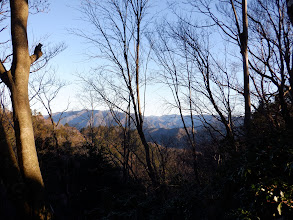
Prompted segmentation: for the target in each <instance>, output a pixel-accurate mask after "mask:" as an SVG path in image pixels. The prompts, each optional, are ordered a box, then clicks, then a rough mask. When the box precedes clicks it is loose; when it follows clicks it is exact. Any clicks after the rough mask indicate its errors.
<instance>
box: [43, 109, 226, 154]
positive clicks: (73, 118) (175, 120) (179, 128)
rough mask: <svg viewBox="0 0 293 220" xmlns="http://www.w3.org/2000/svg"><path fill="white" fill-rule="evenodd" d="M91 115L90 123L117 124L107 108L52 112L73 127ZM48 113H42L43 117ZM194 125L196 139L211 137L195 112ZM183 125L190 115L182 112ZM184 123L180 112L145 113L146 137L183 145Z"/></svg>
mask: <svg viewBox="0 0 293 220" xmlns="http://www.w3.org/2000/svg"><path fill="white" fill-rule="evenodd" d="M115 114H116V117H117V118H119V120H120V121H121V123H122V124H123V125H124V124H125V121H126V117H125V114H124V113H122V112H116V113H115ZM91 115H93V125H94V126H95V127H98V126H116V125H118V124H117V122H116V121H115V120H114V118H113V116H112V115H111V113H110V111H100V110H94V111H90V110H86V109H84V110H81V111H68V112H63V113H55V114H53V119H54V121H55V122H58V121H60V122H59V123H60V124H63V125H65V124H68V125H69V126H72V127H76V128H77V129H81V128H85V127H87V126H89V125H90V119H91ZM46 117H48V116H45V118H46ZM193 118H194V126H195V129H196V132H197V134H198V135H197V137H196V138H197V143H199V144H200V143H203V142H207V141H209V140H210V136H209V134H208V132H206V131H205V129H204V126H203V124H202V122H201V120H200V119H201V118H200V116H198V115H195V116H194V117H193ZM184 119H185V123H186V127H188V128H190V127H191V119H190V117H189V116H184ZM204 119H205V121H206V122H208V123H209V124H212V125H214V126H215V127H218V128H219V129H221V130H222V129H223V126H222V125H221V123H220V122H219V121H218V120H217V119H216V118H215V117H214V116H212V115H205V116H204ZM183 127H184V126H183V123H182V120H181V117H180V115H162V116H145V117H144V129H145V135H146V138H147V140H148V141H150V142H157V143H158V144H163V145H164V146H169V147H175V148H184V147H185V145H186V133H185V130H184V128H183Z"/></svg>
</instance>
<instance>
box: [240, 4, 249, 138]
mask: <svg viewBox="0 0 293 220" xmlns="http://www.w3.org/2000/svg"><path fill="white" fill-rule="evenodd" d="M242 22H243V32H242V35H241V38H240V42H241V47H242V48H241V51H242V57H243V73H244V100H245V116H244V127H245V131H246V135H248V134H249V131H250V124H251V120H250V118H251V104H250V91H249V69H248V68H249V67H248V51H247V43H248V19H247V0H242Z"/></svg>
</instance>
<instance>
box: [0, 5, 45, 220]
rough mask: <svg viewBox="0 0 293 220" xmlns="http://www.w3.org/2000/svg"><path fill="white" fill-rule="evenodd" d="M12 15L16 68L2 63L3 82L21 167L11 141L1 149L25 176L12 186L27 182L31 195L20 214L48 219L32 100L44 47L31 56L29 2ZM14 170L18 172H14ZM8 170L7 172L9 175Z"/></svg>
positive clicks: (20, 173) (15, 9) (6, 142)
mask: <svg viewBox="0 0 293 220" xmlns="http://www.w3.org/2000/svg"><path fill="white" fill-rule="evenodd" d="M2 2H3V1H1V3H2ZM35 4H36V5H35ZM38 4H40V2H38V3H35V2H34V4H33V6H34V5H35V6H37V5H38ZM9 11H10V13H11V15H10V18H11V39H12V40H11V42H12V50H13V51H12V64H11V68H10V69H9V70H7V69H6V67H5V66H4V64H3V62H2V61H1V62H0V78H1V80H2V82H3V83H4V84H5V85H6V86H7V87H8V88H9V90H10V96H11V103H12V108H13V122H14V131H15V138H16V147H17V158H18V161H17V164H16V160H15V158H16V157H15V155H13V154H14V152H13V151H12V150H11V146H10V145H9V142H8V140H6V141H4V145H3V146H2V145H1V154H2V153H3V155H5V154H6V155H9V156H7V160H6V162H7V163H6V165H7V166H9V167H10V169H8V170H11V169H13V170H15V171H17V170H18V171H19V176H21V180H20V178H18V177H17V176H16V175H17V172H13V173H14V174H15V177H14V179H10V180H11V181H14V182H11V183H8V184H10V185H14V186H18V187H20V186H21V187H22V184H21V181H22V180H23V182H24V183H25V185H26V187H27V188H26V192H27V193H26V195H25V196H24V197H23V198H24V200H25V201H24V202H23V206H22V208H23V209H22V210H20V212H24V216H25V219H43V218H44V217H45V216H44V213H43V211H44V182H43V178H42V175H41V171H40V167H39V162H38V157H37V153H36V148H35V141H34V132H33V127H32V119H31V110H30V105H29V97H28V80H29V75H30V66H31V64H33V63H34V62H35V61H37V60H38V59H39V58H40V57H41V56H42V51H41V48H42V45H41V44H38V45H37V46H36V47H35V50H34V53H33V55H31V56H30V54H29V48H28V39H27V19H28V12H29V4H28V1H26V0H11V1H10V8H9ZM3 125H5V123H4V124H2V126H3ZM13 166H14V167H15V168H12V167H13ZM2 168H3V167H2V166H1V169H2ZM8 170H4V171H3V172H4V173H6V172H8Z"/></svg>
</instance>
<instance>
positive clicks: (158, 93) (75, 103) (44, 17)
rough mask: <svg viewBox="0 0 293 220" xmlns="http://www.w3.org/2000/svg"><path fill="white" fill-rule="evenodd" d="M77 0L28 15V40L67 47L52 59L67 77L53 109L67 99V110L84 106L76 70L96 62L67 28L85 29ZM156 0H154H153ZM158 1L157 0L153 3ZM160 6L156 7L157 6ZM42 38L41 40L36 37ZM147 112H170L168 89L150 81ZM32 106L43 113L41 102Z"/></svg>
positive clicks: (58, 72)
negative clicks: (167, 105)
mask: <svg viewBox="0 0 293 220" xmlns="http://www.w3.org/2000/svg"><path fill="white" fill-rule="evenodd" d="M80 2H81V1H80V0H72V1H66V0H59V1H57V0H55V1H51V5H50V9H49V11H48V12H46V13H38V14H33V15H30V16H29V20H28V36H29V43H30V44H31V45H30V46H32V44H35V43H38V41H42V39H43V38H44V37H46V40H45V42H41V43H42V44H43V45H44V49H45V47H46V46H47V44H56V43H60V42H65V44H66V46H67V48H66V50H64V51H63V52H62V53H60V54H59V55H58V56H56V57H55V58H54V59H53V60H52V61H51V65H52V66H53V67H54V68H55V69H56V75H57V77H59V78H60V79H62V80H64V81H66V82H67V83H68V85H67V86H66V87H65V88H64V89H62V90H61V91H60V94H59V95H58V97H57V98H56V99H55V101H54V102H53V111H54V112H59V111H63V110H64V109H65V108H66V106H67V104H68V101H69V102H70V106H69V110H80V109H83V108H84V106H83V103H81V101H80V100H79V99H78V98H77V96H78V95H79V93H81V86H80V83H79V80H78V78H77V77H76V75H77V74H81V73H87V72H88V71H89V69H90V68H91V67H94V66H95V65H96V62H97V61H96V60H95V61H93V60H89V59H88V57H87V56H86V55H85V51H87V50H88V47H89V45H88V44H87V43H86V42H85V40H84V39H82V38H80V37H78V36H76V35H74V34H70V31H69V30H70V29H76V28H78V29H79V28H82V29H86V24H85V22H84V21H82V20H81V16H82V15H81V14H80V13H79V11H78V8H79V4H80ZM153 2H155V1H153ZM155 4H158V3H155ZM165 4H166V1H160V3H159V5H154V6H153V8H152V10H160V8H164V7H166V6H165ZM158 6H159V7H158ZM39 39H41V40H39ZM147 92H148V93H147V100H146V106H147V107H146V111H145V114H146V115H161V114H167V113H169V110H168V108H167V107H166V105H165V101H164V99H170V98H171V97H170V93H169V92H168V90H167V89H163V88H162V86H161V85H153V86H149V87H148V88H147ZM96 106H97V109H103V107H102V105H101V106H100V105H99V104H97V105H96ZM32 109H36V110H37V111H41V112H42V113H43V114H46V112H45V110H44V108H42V107H41V105H38V104H34V105H33V106H32Z"/></svg>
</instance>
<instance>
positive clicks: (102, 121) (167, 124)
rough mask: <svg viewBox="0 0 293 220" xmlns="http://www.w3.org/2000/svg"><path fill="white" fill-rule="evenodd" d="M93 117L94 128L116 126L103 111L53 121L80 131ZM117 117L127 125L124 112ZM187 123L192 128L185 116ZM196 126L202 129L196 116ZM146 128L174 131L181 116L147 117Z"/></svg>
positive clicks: (82, 112) (210, 118)
mask: <svg viewBox="0 0 293 220" xmlns="http://www.w3.org/2000/svg"><path fill="white" fill-rule="evenodd" d="M91 115H93V120H92V121H93V126H95V127H98V126H101V125H102V126H116V125H117V122H115V120H114V118H113V116H112V115H111V113H110V111H101V110H94V111H91V110H86V109H84V110H80V111H68V112H64V113H60V112H58V113H54V114H53V119H54V121H55V122H58V121H59V120H60V123H61V124H63V125H65V124H66V123H67V124H68V125H70V126H72V127H76V128H78V129H81V128H84V127H87V126H89V125H90V123H91ZM116 117H117V118H118V119H119V120H120V121H121V122H122V124H125V120H126V117H125V114H124V113H122V112H116ZM204 118H205V120H206V121H207V122H208V123H212V124H215V123H218V121H217V120H216V119H215V118H214V117H213V116H211V115H205V116H204ZM184 119H185V121H186V126H187V127H191V120H190V117H189V116H184ZM194 124H195V127H196V129H200V128H201V127H202V122H201V120H200V117H199V116H197V115H196V116H194ZM144 126H145V128H146V129H160V128H163V129H174V128H182V127H183V124H182V120H181V117H180V116H179V115H162V116H145V121H144Z"/></svg>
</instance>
